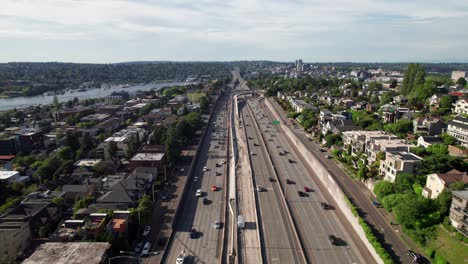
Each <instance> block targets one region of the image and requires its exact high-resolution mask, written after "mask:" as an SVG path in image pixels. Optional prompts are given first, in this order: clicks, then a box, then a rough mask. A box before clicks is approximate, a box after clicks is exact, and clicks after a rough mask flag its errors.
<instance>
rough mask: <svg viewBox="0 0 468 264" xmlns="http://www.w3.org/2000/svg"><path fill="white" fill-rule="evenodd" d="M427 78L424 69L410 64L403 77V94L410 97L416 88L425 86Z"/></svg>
mask: <svg viewBox="0 0 468 264" xmlns="http://www.w3.org/2000/svg"><path fill="white" fill-rule="evenodd" d="M425 77H426V71H425V70H424V67H423V66H422V65H419V64H413V63H411V64H409V65H408V68H407V69H406V71H405V74H404V77H403V87H402V89H401V92H402V94H403V95H408V94H409V93H410V92H411V91H412V90H413V88H414V87H416V86H418V85H423V84H424V81H425Z"/></svg>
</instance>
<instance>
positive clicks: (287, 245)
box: [239, 101, 302, 263]
mask: <svg viewBox="0 0 468 264" xmlns="http://www.w3.org/2000/svg"><path fill="white" fill-rule="evenodd" d="M239 109H240V112H241V113H242V116H243V119H244V126H245V130H246V133H247V135H246V136H247V143H248V145H249V150H250V151H251V152H252V153H255V155H251V156H250V158H251V164H252V172H253V176H254V178H255V182H256V184H257V185H260V186H263V187H265V188H266V190H267V191H265V192H257V197H258V201H259V205H260V208H259V209H260V217H259V220H261V223H259V226H260V228H261V229H262V233H263V243H264V244H263V248H264V250H265V255H266V259H265V261H266V262H267V263H300V260H301V257H300V256H298V255H299V252H298V251H301V250H302V249H301V247H300V245H299V244H298V243H296V241H295V239H294V237H293V232H295V230H294V229H293V227H292V225H291V223H290V221H289V219H288V218H287V216H286V214H287V211H286V208H285V207H284V203H283V201H282V200H281V199H282V197H281V196H280V190H279V187H278V183H277V182H270V181H269V178H270V177H273V178H274V177H275V176H274V175H275V174H274V171H273V168H272V167H271V166H270V164H269V163H268V162H267V160H268V156H267V155H268V154H267V152H266V149H265V148H264V146H262V145H261V138H260V134H259V133H258V131H257V130H255V129H254V126H253V125H252V123H253V120H252V118H251V117H250V115H249V113H248V112H247V108H246V107H245V101H242V102H240V103H239ZM250 138H251V139H250ZM256 145H258V146H256Z"/></svg>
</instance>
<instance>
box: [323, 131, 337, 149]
mask: <svg viewBox="0 0 468 264" xmlns="http://www.w3.org/2000/svg"><path fill="white" fill-rule="evenodd" d="M340 140H341V136H340V135H338V134H328V135H326V136H325V141H326V142H327V143H326V144H325V146H326V147H331V146H333V145H335V144H337V143H338V142H339V141H340Z"/></svg>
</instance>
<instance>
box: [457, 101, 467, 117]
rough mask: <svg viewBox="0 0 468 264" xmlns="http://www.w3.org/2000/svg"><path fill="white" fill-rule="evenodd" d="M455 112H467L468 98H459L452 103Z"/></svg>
mask: <svg viewBox="0 0 468 264" xmlns="http://www.w3.org/2000/svg"><path fill="white" fill-rule="evenodd" d="M453 112H454V113H455V114H468V99H460V100H458V101H456V102H455V103H454V104H453Z"/></svg>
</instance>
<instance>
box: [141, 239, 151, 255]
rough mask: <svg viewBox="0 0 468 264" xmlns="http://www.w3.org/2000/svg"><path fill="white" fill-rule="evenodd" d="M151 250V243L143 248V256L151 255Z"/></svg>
mask: <svg viewBox="0 0 468 264" xmlns="http://www.w3.org/2000/svg"><path fill="white" fill-rule="evenodd" d="M150 248H151V243H150V242H146V244H145V246H144V247H143V250H142V251H141V255H146V254H148V253H149V251H150Z"/></svg>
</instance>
